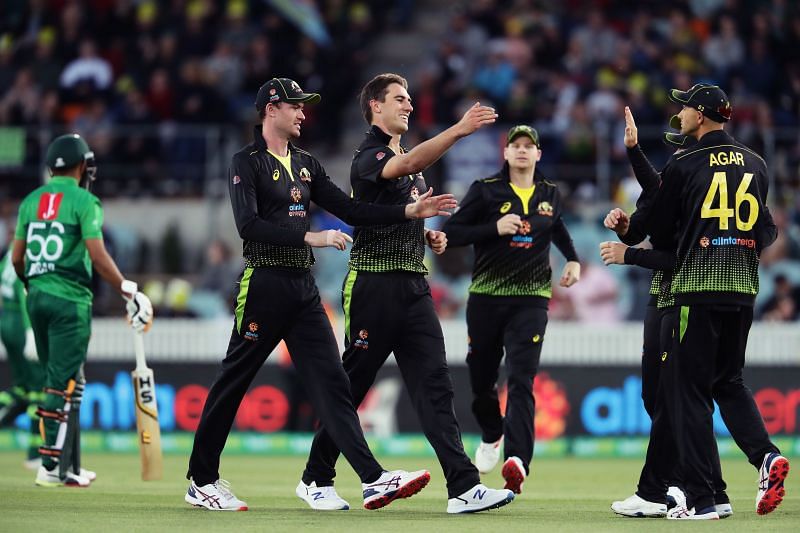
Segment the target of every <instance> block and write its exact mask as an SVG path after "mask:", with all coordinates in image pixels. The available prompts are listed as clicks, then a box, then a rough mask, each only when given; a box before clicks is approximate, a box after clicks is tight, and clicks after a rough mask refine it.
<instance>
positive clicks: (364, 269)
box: [303, 126, 480, 498]
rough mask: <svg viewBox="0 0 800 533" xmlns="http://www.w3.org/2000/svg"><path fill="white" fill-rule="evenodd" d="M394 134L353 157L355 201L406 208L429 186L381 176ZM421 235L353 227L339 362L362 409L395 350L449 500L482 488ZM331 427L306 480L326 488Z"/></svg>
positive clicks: (409, 225)
mask: <svg viewBox="0 0 800 533" xmlns="http://www.w3.org/2000/svg"><path fill="white" fill-rule="evenodd" d="M390 140H391V136H389V135H387V134H386V133H384V132H383V131H382V130H381V129H380V128H379V127H377V126H372V128H371V129H370V130H369V131H368V132H367V134H366V138H365V139H364V141H363V142H362V143H361V146H359V148H358V151H357V152H356V154H355V156H354V157H353V162H352V165H351V167H350V168H351V170H350V183H351V185H352V187H353V197H354V198H356V199H358V200H363V201H369V202H375V203H378V204H384V205H396V206H405V205H407V204H409V203H413V202H414V201H416V199H417V197H418V196H419V195H421V194H424V193H425V192H426V191H427V190H428V187H427V185H426V184H425V179H424V178H423V176H422V174H421V173H420V174H416V175H413V176H402V177H400V178H396V179H385V178H383V177H381V174H382V172H383V168H384V167H385V166H386V163H387V162H388V161H389V160H390V159H391V158H392V157H394V156H395V153H394V152H393V151H392V149H391V148H389V141H390ZM424 257H425V230H424V227H423V223H422V221H406V222H402V223H399V224H391V225H386V226H374V227H371V228H367V227H357V228H356V230H355V242H354V243H353V249H352V251H351V253H350V272H349V273H348V275H347V277H346V278H345V281H344V295H343V306H344V314H345V344H346V349H345V352H344V355H343V356H342V359H343V363H344V367H345V370H347V375H348V376H349V378H350V384H351V392H352V395H353V401H354V402H355V404H356V405H358V404H360V403H361V401H362V400H363V399H364V396H365V395H366V394H367V391H369V388H370V387H371V386H372V384H373V383H374V382H375V376H376V374H377V373H378V370H379V369H380V368H381V366H383V363H384V362H385V361H386V359H387V358H388V357H389V354H390V353H392V352H394V356H395V359H396V360H397V365H398V367H399V368H400V372H401V373H402V375H403V380H404V381H405V384H406V387H407V389H408V392H409V395H410V396H411V401H412V403H413V405H414V409H415V410H416V411H417V416H418V417H419V419H420V422H421V425H422V428H423V431H424V432H425V436H426V437H427V438H428V441H429V442H430V443H431V446H432V447H433V449H434V451H435V452H436V456H437V458H438V459H439V463H440V464H441V466H442V469H443V470H444V474H445V478H446V480H447V492H448V494H449V497H451V498H453V497H455V496H458V495H459V494H462V493H463V492H465V491H467V490H469V489H470V488H472V487H474V486H475V485H476V484H478V483H480V476H479V474H478V471H477V469H476V468H475V467H474V466H473V464H472V463H471V462H470V460H469V457H467V455H466V453H465V452H464V446H463V444H462V442H461V431H460V429H459V427H458V422H457V421H456V417H455V412H454V407H453V382H452V380H451V379H450V371H449V369H448V368H447V358H446V356H445V349H444V335H443V333H442V327H441V325H440V323H439V318H438V317H437V316H436V311H435V309H434V305H433V299H432V298H431V292H430V287H429V286H428V282H427V281H426V280H425V274H427V272H428V271H427V269H426V268H425V265H424V264H423V259H424ZM332 430H333V428H331V427H330V426H329V425H327V424H325V426H324V427H323V428H322V429H321V430H320V431H319V432H317V434H316V436H315V437H314V442H313V444H312V446H311V453H310V454H309V459H308V463H307V465H306V470H305V472H304V473H303V481H304V482H306V483H310V482H312V481H316V483H317V485H319V486H321V485H330V484H331V483H332V482H333V478H334V477H335V475H336V470H335V465H336V460H337V458H338V456H339V448H338V447H337V446H336V444H335V442H334V440H333V439H332V438H331V436H332V435H331V434H330V433H332Z"/></svg>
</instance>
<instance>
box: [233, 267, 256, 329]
mask: <svg viewBox="0 0 800 533" xmlns="http://www.w3.org/2000/svg"><path fill="white" fill-rule="evenodd" d="M252 275H253V269H252V268H245V269H244V274H242V281H240V282H239V294H238V295H237V296H236V311H235V315H236V332H237V333H241V332H242V319H243V318H244V306H245V304H246V303H247V291H248V290H249V289H250V276H252Z"/></svg>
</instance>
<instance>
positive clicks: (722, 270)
mask: <svg viewBox="0 0 800 533" xmlns="http://www.w3.org/2000/svg"><path fill="white" fill-rule="evenodd" d="M768 183H769V182H768V177H767V165H766V163H765V162H764V160H763V159H762V158H761V157H760V156H759V155H758V154H756V153H755V152H753V151H752V150H750V149H749V148H747V147H746V146H745V145H743V144H741V143H739V142H737V141H736V140H734V139H733V137H731V136H730V135H728V134H727V133H726V132H724V131H722V130H718V131H712V132H709V133H707V134H705V135H703V137H702V138H701V139H700V140H699V141H698V142H697V144H695V145H694V146H692V147H691V148H689V149H687V150H686V151H684V152H682V153H679V154H676V155H675V156H674V157H673V158H672V159H671V160H670V161H669V162H668V163H667V165H666V166H665V167H664V170H663V171H662V182H661V187H660V188H659V190H658V193H657V194H656V196H655V199H654V201H653V206H652V209H651V212H650V214H649V217H648V221H647V227H648V229H649V231H648V232H649V233H650V235H651V236H653V237H656V238H659V236H667V238H668V237H669V236H670V235H672V234H673V233H674V231H675V230H676V228H677V256H678V257H677V264H676V268H675V272H674V275H673V279H672V293H673V294H674V295H675V302H676V304H677V305H690V304H730V305H746V306H752V305H753V303H754V301H755V296H756V294H757V293H758V262H759V254H760V253H761V250H762V249H763V248H764V247H766V246H769V245H770V244H772V242H773V241H774V240H775V238H776V236H777V229H776V228H775V223H774V222H773V220H772V216H771V215H770V213H769V209H768V208H767V206H766V197H767V189H768Z"/></svg>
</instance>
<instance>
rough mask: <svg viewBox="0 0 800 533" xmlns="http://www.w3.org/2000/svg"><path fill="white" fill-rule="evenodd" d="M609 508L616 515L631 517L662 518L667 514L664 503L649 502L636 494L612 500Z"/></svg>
mask: <svg viewBox="0 0 800 533" xmlns="http://www.w3.org/2000/svg"><path fill="white" fill-rule="evenodd" d="M684 507H685V506H684ZM611 510H612V511H614V512H615V513H617V514H618V515H622V516H629V517H631V518H663V517H664V516H666V515H667V506H666V504H663V503H655V502H649V501H647V500H645V499H644V498H642V497H640V496H639V495H638V494H634V495H633V496H628V497H627V498H625V499H624V500H622V501H616V502H613V503H612V504H611Z"/></svg>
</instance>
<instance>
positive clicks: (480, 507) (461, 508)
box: [447, 483, 514, 514]
mask: <svg viewBox="0 0 800 533" xmlns="http://www.w3.org/2000/svg"><path fill="white" fill-rule="evenodd" d="M512 501H514V493H513V492H511V491H510V490H507V489H502V490H498V489H490V488H488V487H487V486H486V485H483V484H480V483H479V484H477V485H475V486H474V487H472V488H471V489H469V490H468V491H466V492H465V493H463V494H461V495H460V496H456V497H455V498H450V499H449V500H447V512H448V513H450V514H459V513H478V512H480V511H488V510H489V509H497V508H498V507H503V506H504V505H508V504H509V503H511V502H512Z"/></svg>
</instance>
